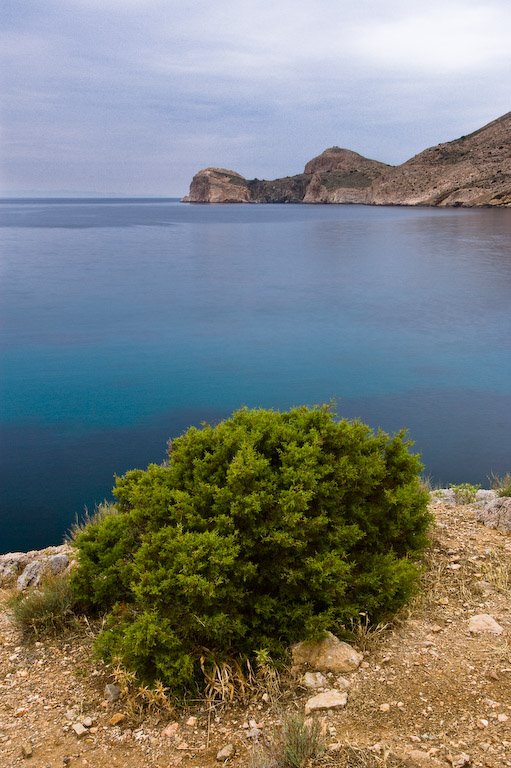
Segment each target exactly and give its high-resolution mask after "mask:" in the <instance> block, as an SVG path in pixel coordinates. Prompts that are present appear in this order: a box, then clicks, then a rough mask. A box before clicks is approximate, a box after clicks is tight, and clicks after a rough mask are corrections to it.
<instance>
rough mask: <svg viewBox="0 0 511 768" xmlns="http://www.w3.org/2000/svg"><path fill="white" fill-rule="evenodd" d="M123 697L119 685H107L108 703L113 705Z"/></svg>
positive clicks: (106, 697)
mask: <svg viewBox="0 0 511 768" xmlns="http://www.w3.org/2000/svg"><path fill="white" fill-rule="evenodd" d="M120 695H121V689H120V688H119V686H118V685H115V683H107V684H106V685H105V692H104V696H105V699H106V700H107V701H109V702H110V703H113V702H114V701H117V699H118V698H119V697H120Z"/></svg>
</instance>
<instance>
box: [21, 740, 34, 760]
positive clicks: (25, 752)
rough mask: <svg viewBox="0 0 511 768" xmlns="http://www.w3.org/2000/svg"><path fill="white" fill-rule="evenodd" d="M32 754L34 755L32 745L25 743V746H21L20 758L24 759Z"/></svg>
mask: <svg viewBox="0 0 511 768" xmlns="http://www.w3.org/2000/svg"><path fill="white" fill-rule="evenodd" d="M33 754H34V750H33V747H32V744H30V743H29V742H26V743H25V744H22V745H21V755H22V757H24V758H28V757H32V755H33Z"/></svg>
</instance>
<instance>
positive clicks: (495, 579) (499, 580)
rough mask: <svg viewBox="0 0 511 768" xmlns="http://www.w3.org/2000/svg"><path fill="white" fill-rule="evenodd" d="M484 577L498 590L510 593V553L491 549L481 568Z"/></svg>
mask: <svg viewBox="0 0 511 768" xmlns="http://www.w3.org/2000/svg"><path fill="white" fill-rule="evenodd" d="M481 571H482V574H483V578H484V580H485V581H487V582H488V583H489V584H491V585H492V587H494V588H495V589H496V590H497V591H498V592H501V593H503V594H508V593H509V590H510V589H511V560H510V558H509V555H507V554H505V553H502V552H495V551H491V552H490V553H489V554H488V556H487V558H486V560H485V562H484V563H483V565H482V568H481Z"/></svg>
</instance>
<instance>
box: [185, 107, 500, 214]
mask: <svg viewBox="0 0 511 768" xmlns="http://www.w3.org/2000/svg"><path fill="white" fill-rule="evenodd" d="M183 201H184V202H190V203H238V202H243V203H300V202H303V203H364V204H368V205H435V206H437V205H441V206H449V205H451V206H458V205H463V206H481V205H491V206H511V112H508V113H507V114H506V115H503V116H502V117H499V118H498V119H497V120H494V121H493V122H491V123H489V124H488V125H486V126H484V127H483V128H480V129H479V130H477V131H474V133H471V134H470V135H468V136H462V137H461V138H459V139H456V140H454V141H450V142H447V143H444V144H438V145H437V146H436V147H430V148H429V149H426V150H424V151H423V152H421V153H420V154H418V155H416V156H415V157H412V158H411V159H410V160H407V161H406V162H405V163H403V164H402V165H398V166H389V165H386V164H385V163H381V162H378V161H377V160H370V159H369V158H366V157H363V156H362V155H359V154H358V153H357V152H352V151H351V150H349V149H341V148H340V147H331V148H330V149H327V150H325V151H324V152H322V153H321V154H320V155H318V157H315V158H313V159H312V160H310V161H309V162H308V163H307V164H306V166H305V169H304V172H303V173H302V174H298V175H297V176H288V177H286V178H283V179H275V180H273V181H266V180H259V179H253V180H247V179H245V178H243V176H240V174H238V173H235V172H234V171H228V170H225V169H222V168H206V169H204V170H202V171H199V173H197V174H196V175H195V176H194V177H193V180H192V183H191V185H190V193H189V195H187V196H186V197H185V198H183Z"/></svg>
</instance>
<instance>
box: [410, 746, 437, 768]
mask: <svg viewBox="0 0 511 768" xmlns="http://www.w3.org/2000/svg"><path fill="white" fill-rule="evenodd" d="M403 762H404V764H405V766H406V768H442V765H445V763H444V764H442V763H440V762H439V761H438V760H436V758H434V757H432V755H430V754H429V752H425V751H424V750H423V749H412V750H410V752H407V753H406V754H405V755H403Z"/></svg>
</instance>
